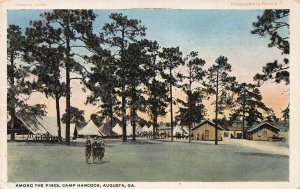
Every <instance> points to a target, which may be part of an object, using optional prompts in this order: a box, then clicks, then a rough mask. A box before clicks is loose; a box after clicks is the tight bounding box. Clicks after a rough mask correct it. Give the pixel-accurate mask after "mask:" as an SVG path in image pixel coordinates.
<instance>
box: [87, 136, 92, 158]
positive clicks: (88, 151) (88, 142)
mask: <svg viewBox="0 0 300 189" xmlns="http://www.w3.org/2000/svg"><path fill="white" fill-rule="evenodd" d="M91 153H92V143H91V140H90V139H89V138H87V140H86V142H85V161H86V163H88V162H89V159H90V157H91Z"/></svg>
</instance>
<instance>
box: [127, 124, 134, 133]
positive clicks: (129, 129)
mask: <svg viewBox="0 0 300 189" xmlns="http://www.w3.org/2000/svg"><path fill="white" fill-rule="evenodd" d="M132 134H133V127H132V126H131V125H130V124H128V123H127V125H126V135H127V136H130V135H132Z"/></svg>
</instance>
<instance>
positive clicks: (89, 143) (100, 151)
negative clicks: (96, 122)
mask: <svg viewBox="0 0 300 189" xmlns="http://www.w3.org/2000/svg"><path fill="white" fill-rule="evenodd" d="M85 147H86V148H85V160H86V163H89V159H90V157H91V156H92V157H93V163H100V162H101V163H102V161H101V160H102V158H103V157H104V152H105V146H104V141H103V139H102V138H101V137H98V138H94V139H91V138H87V139H86V144H85Z"/></svg>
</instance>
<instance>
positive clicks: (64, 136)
mask: <svg viewBox="0 0 300 189" xmlns="http://www.w3.org/2000/svg"><path fill="white" fill-rule="evenodd" d="M74 131H75V124H71V125H70V137H71V138H72V137H73V136H74ZM61 137H62V138H66V124H61Z"/></svg>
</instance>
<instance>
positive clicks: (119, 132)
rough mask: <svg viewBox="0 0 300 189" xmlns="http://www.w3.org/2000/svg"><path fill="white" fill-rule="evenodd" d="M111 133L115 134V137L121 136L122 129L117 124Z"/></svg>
mask: <svg viewBox="0 0 300 189" xmlns="http://www.w3.org/2000/svg"><path fill="white" fill-rule="evenodd" d="M112 131H113V132H115V133H117V135H122V134H123V131H122V127H121V126H120V125H119V124H118V123H117V124H116V125H115V126H114V127H113V128H112Z"/></svg>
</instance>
